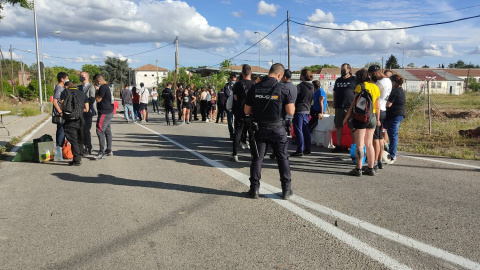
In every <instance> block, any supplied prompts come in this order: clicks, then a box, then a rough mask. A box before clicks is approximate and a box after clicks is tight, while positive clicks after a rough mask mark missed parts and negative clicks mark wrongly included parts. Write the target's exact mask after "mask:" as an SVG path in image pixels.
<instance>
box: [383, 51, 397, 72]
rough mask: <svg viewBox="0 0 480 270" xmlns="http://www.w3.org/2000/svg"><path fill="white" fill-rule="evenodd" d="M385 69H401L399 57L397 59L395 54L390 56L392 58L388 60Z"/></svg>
mask: <svg viewBox="0 0 480 270" xmlns="http://www.w3.org/2000/svg"><path fill="white" fill-rule="evenodd" d="M385 67H386V68H388V69H397V68H400V65H398V60H397V57H395V56H394V55H393V54H392V55H390V57H389V58H388V59H387V62H386V63H385Z"/></svg>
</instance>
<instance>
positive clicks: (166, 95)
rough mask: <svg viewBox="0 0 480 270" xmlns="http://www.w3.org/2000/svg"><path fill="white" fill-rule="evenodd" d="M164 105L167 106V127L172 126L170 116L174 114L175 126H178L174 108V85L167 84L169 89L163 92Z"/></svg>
mask: <svg viewBox="0 0 480 270" xmlns="http://www.w3.org/2000/svg"><path fill="white" fill-rule="evenodd" d="M162 98H163V104H164V105H165V120H167V126H168V125H170V120H169V119H168V114H169V113H171V114H172V120H173V125H174V126H175V125H177V121H175V107H174V106H173V101H174V100H175V95H174V94H173V91H172V83H171V82H169V83H167V88H165V89H164V90H163V91H162Z"/></svg>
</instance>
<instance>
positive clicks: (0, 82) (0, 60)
mask: <svg viewBox="0 0 480 270" xmlns="http://www.w3.org/2000/svg"><path fill="white" fill-rule="evenodd" d="M0 56H1V57H2V59H0V85H1V86H2V98H3V97H4V95H5V92H4V90H3V70H2V60H4V59H3V52H2V49H1V48H0Z"/></svg>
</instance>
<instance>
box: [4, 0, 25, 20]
mask: <svg viewBox="0 0 480 270" xmlns="http://www.w3.org/2000/svg"><path fill="white" fill-rule="evenodd" d="M6 3H7V4H12V5H17V4H18V5H20V6H21V7H23V8H27V9H32V8H33V2H30V1H27V0H0V10H3V5H4V4H6ZM2 18H3V17H2V16H1V15H0V19H2Z"/></svg>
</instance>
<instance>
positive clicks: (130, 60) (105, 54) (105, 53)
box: [103, 51, 133, 63]
mask: <svg viewBox="0 0 480 270" xmlns="http://www.w3.org/2000/svg"><path fill="white" fill-rule="evenodd" d="M103 56H104V57H117V58H119V59H120V60H122V61H125V60H127V62H128V63H132V62H133V60H132V59H130V58H126V57H125V56H123V55H122V54H115V53H114V52H112V51H103Z"/></svg>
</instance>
